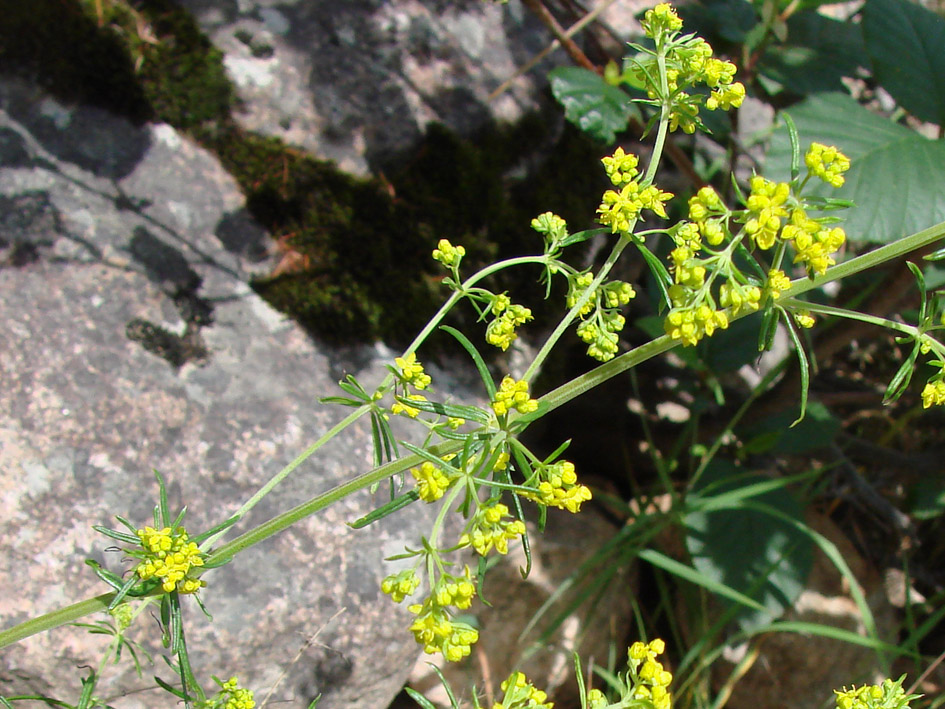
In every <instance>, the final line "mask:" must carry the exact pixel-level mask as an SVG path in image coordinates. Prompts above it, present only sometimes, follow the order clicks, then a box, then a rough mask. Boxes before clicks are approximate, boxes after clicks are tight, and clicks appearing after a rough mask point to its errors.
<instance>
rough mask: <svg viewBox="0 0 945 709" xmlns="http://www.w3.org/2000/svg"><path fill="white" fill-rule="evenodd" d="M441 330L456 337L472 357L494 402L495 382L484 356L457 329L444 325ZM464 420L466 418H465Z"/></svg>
mask: <svg viewBox="0 0 945 709" xmlns="http://www.w3.org/2000/svg"><path fill="white" fill-rule="evenodd" d="M440 329H441V330H443V331H444V332H447V333H449V334H450V335H452V336H453V337H455V338H456V341H457V342H459V344H461V345H462V346H463V349H464V350H466V352H468V353H469V356H470V357H472V361H473V364H475V365H476V371H477V372H479V376H480V378H481V379H482V384H483V386H484V387H485V388H486V393H487V394H489V401H493V400H494V399H495V382H494V381H492V375H491V374H489V368H488V367H487V366H486V363H485V360H483V359H482V355H481V354H479V350H477V349H476V346H475V345H474V344H473V343H472V342H470V341H469V338H468V337H466V336H465V335H464V334H463V333H461V332H460V331H459V330H457V329H456V328H455V327H450V326H449V325H442V326H440ZM463 418H466V417H465V416H464V417H463Z"/></svg>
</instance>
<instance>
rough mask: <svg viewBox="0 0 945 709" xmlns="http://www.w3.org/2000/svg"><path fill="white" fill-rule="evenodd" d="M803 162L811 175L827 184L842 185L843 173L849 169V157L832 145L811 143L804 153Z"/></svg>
mask: <svg viewBox="0 0 945 709" xmlns="http://www.w3.org/2000/svg"><path fill="white" fill-rule="evenodd" d="M804 164H805V165H807V171H808V172H810V174H811V175H814V176H816V177H819V178H820V179H821V180H823V181H824V182H826V183H827V184H828V185H833V186H834V187H842V186H843V183H844V177H843V173H844V172H846V171H847V170H849V169H850V158H848V157H847V156H846V155H844V154H843V153H841V152H840V151H839V150H837V149H836V148H835V147H834V146H832V145H830V146H828V145H823V144H821V143H811V146H810V148H808V150H807V154H806V155H804Z"/></svg>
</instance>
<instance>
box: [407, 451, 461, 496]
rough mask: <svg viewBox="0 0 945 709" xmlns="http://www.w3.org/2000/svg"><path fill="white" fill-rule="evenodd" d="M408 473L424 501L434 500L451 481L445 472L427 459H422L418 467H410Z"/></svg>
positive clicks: (444, 490) (443, 491) (441, 494)
mask: <svg viewBox="0 0 945 709" xmlns="http://www.w3.org/2000/svg"><path fill="white" fill-rule="evenodd" d="M410 474H411V475H412V476H413V479H414V480H416V481H417V492H419V493H420V499H421V500H423V501H424V502H436V501H437V500H439V499H440V498H441V497H443V494H444V493H445V492H446V490H447V489H448V488H449V486H450V485H451V484H452V483H453V480H452V479H450V477H449V476H447V474H446V473H444V472H443V471H442V470H441V469H440V468H438V467H436V466H435V465H433V463H431V462H430V461H428V460H425V461H423V463H421V465H420V467H419V468H411V469H410Z"/></svg>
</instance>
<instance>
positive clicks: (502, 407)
mask: <svg viewBox="0 0 945 709" xmlns="http://www.w3.org/2000/svg"><path fill="white" fill-rule="evenodd" d="M537 408H538V400H537V399H530V398H529V397H528V382H526V381H525V380H522V381H516V380H515V379H513V378H512V377H510V376H506V377H504V378H503V379H502V382H501V383H500V384H499V389H498V391H496V393H495V400H494V401H493V402H492V410H493V411H495V413H496V416H504V415H505V414H507V413H508V412H509V411H511V410H512V409H514V410H516V411H518V412H519V413H520V414H530V413H531V412H532V411H535V410H536V409H537Z"/></svg>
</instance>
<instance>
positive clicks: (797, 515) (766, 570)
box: [683, 459, 813, 631]
mask: <svg viewBox="0 0 945 709" xmlns="http://www.w3.org/2000/svg"><path fill="white" fill-rule="evenodd" d="M764 481H765V479H764V478H762V477H761V476H758V475H750V476H745V475H740V474H739V471H738V469H737V468H736V467H735V466H734V465H733V464H732V463H730V462H728V461H724V460H719V459H716V460H713V461H712V463H710V464H709V466H708V467H707V468H706V470H705V473H704V474H703V476H702V478H701V479H700V485H701V486H702V487H705V486H706V485H710V484H713V483H715V484H716V485H718V490H719V493H718V494H719V495H725V494H726V493H728V492H729V491H731V490H733V489H737V488H739V487H743V486H746V485H753V484H757V483H760V482H764ZM756 499H757V500H759V501H762V502H764V503H765V504H767V505H768V506H770V507H772V508H774V509H776V510H779V511H780V512H781V513H783V514H784V515H786V516H787V517H789V518H791V519H794V520H796V521H798V522H801V520H802V519H803V509H802V508H801V506H800V505H799V504H798V503H797V501H796V500H795V499H794V498H793V497H792V496H791V495H790V494H789V493H788V492H787V490H785V489H784V488H778V489H772V490H770V491H769V492H767V493H765V494H763V495H759V496H757V497H756ZM801 523H802V522H801ZM683 524H684V526H685V529H686V547H687V549H688V550H689V553H690V555H691V556H692V562H693V566H694V567H695V568H696V569H697V570H698V571H699V572H700V573H701V574H702V575H703V576H705V577H707V578H710V579H713V580H714V581H715V582H716V583H718V584H721V585H724V586H726V587H728V588H730V589H733V590H734V591H736V592H738V593H740V594H743V595H745V596H748V597H750V598H752V599H757V601H758V602H760V605H762V606H763V610H758V609H757V608H756V607H755V606H757V605H758V603H757V602H756V603H755V606H753V607H751V608H747V607H745V605H744V604H741V605H740V607H739V608H738V609H737V612H736V616H735V618H736V621H737V622H738V623H739V625H740V626H741V627H742V629H743V630H748V631H750V630H752V629H755V628H757V627H759V626H761V625H764V624H766V623H770V622H771V621H772V620H774V619H775V618H777V617H778V616H780V615H781V614H782V613H783V612H784V611H785V610H786V609H787V608H788V607H790V605H791V604H792V603H793V602H794V601H795V599H796V598H797V597H798V595H800V593H801V591H802V590H803V588H804V583H805V581H806V579H807V575H808V574H809V573H810V569H811V565H812V564H813V544H812V543H811V540H810V538H809V537H807V536H805V535H804V534H802V533H801V532H799V531H798V530H797V529H795V528H794V527H793V526H791V525H789V524H787V523H786V522H785V521H783V520H781V519H778V518H776V517H773V516H771V515H767V514H765V513H763V512H760V511H758V510H755V509H745V508H740V507H736V508H733V509H724V510H718V511H715V512H705V511H702V510H696V511H692V512H690V513H689V514H687V515H686V517H685V518H684V522H683ZM726 600H727V601H731V600H733V599H731V598H730V597H728V598H726Z"/></svg>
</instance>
